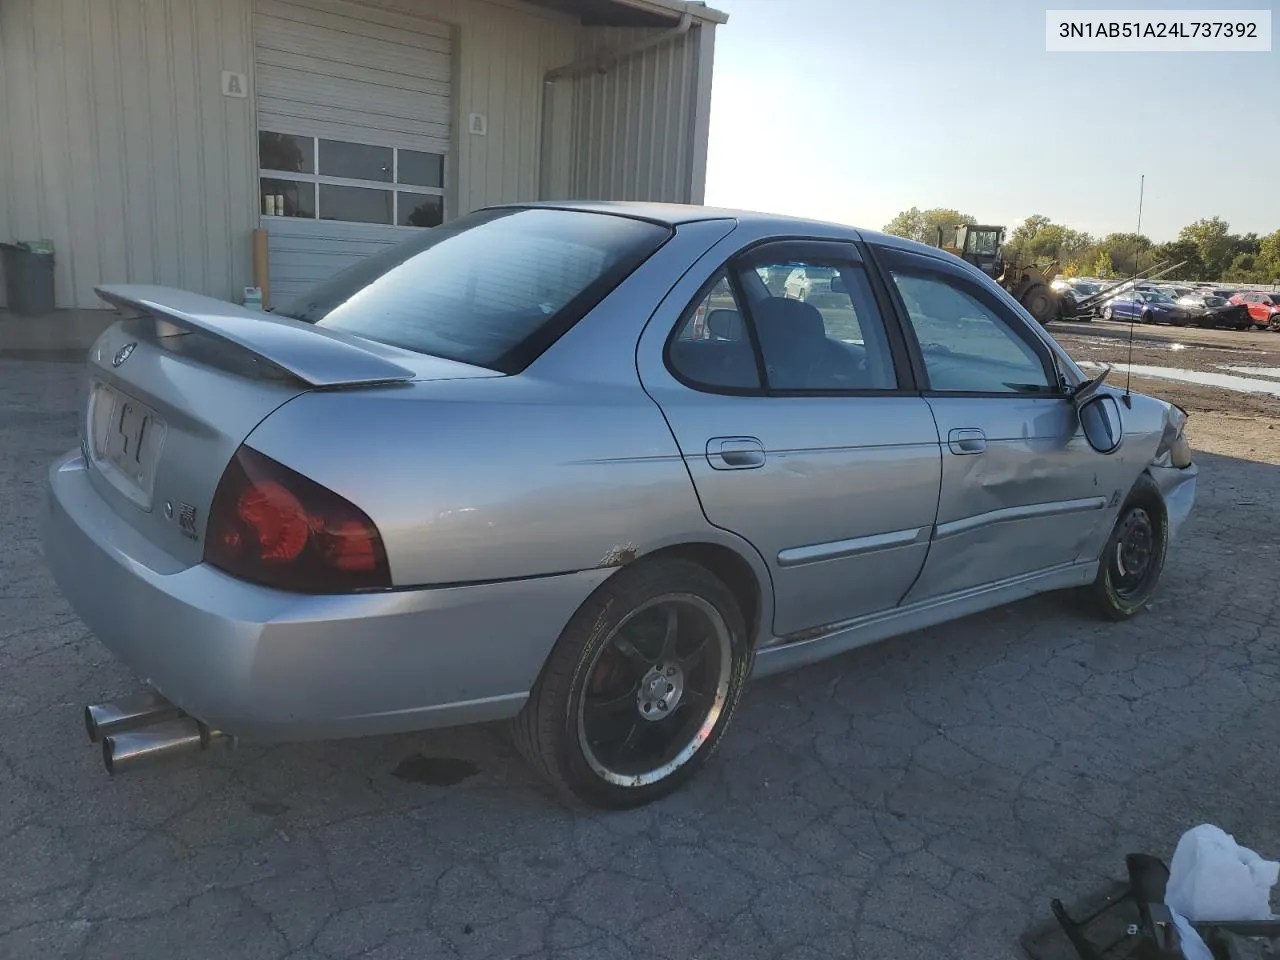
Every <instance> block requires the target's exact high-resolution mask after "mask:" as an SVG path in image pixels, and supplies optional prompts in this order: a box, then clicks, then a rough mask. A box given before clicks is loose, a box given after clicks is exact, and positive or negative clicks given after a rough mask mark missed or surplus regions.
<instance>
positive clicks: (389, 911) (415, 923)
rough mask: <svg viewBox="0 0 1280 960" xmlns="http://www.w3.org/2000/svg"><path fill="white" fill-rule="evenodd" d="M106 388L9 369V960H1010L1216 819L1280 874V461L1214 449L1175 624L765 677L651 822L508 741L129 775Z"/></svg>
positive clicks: (1038, 637)
mask: <svg viewBox="0 0 1280 960" xmlns="http://www.w3.org/2000/svg"><path fill="white" fill-rule="evenodd" d="M80 379H81V367H80V366H79V365H76V364H57V363H41V362H32V361H23V362H16V361H0V475H2V477H3V481H2V482H0V516H2V517H3V519H4V523H3V525H2V526H0V543H2V544H3V549H2V550H0V718H2V719H3V724H4V727H3V734H2V735H0V838H2V840H0V843H2V846H0V850H3V860H2V861H0V863H2V865H3V866H2V869H0V958H6V960H28V958H32V960H35V958H40V960H44V958H53V957H72V958H84V960H106V958H128V960H150V958H157V960H159V958H163V960H184V958H193V960H208V958H237V960H257V958H264V960H267V958H285V957H288V958H299V960H301V958H308V960H312V958H314V960H329V958H347V957H362V958H370V960H374V958H376V960H391V958H414V960H418V958H436V957H440V958H453V957H456V958H477V960H478V958H497V957H503V958H505V957H526V956H527V957H539V958H541V957H566V958H567V957H584V958H605V960H609V958H623V957H646V958H650V957H657V958H664V957H670V958H673V960H687V958H691V957H696V958H705V960H712V958H720V957H724V958H731V960H753V958H770V960H773V958H788V960H801V958H811V957H812V958H817V957H857V958H865V960H872V958H905V957H926V956H927V957H933V958H943V957H959V958H975V960H976V958H981V960H986V958H1011V957H1015V956H1018V955H1019V953H1018V949H1017V946H1016V938H1017V936H1018V934H1019V933H1020V932H1021V931H1022V930H1023V929H1024V928H1025V927H1026V926H1027V925H1028V924H1029V923H1030V922H1032V921H1036V920H1040V919H1042V918H1045V917H1047V916H1048V910H1049V901H1050V899H1051V898H1053V897H1056V896H1062V897H1064V898H1067V899H1070V898H1071V897H1073V896H1075V895H1079V894H1083V893H1085V892H1088V891H1089V890H1091V889H1092V888H1093V887H1095V886H1096V885H1097V884H1098V883H1100V882H1101V881H1103V880H1105V879H1107V878H1110V877H1112V876H1116V875H1118V874H1119V873H1120V871H1121V870H1122V869H1123V855H1124V854H1125V853H1126V852H1130V851H1138V850H1141V851H1145V852H1149V853H1153V854H1156V855H1158V856H1162V857H1164V858H1166V859H1167V858H1168V857H1170V856H1171V855H1172V851H1173V846H1174V844H1175V843H1176V841H1177V839H1178V837H1179V835H1180V834H1181V833H1182V831H1184V830H1185V829H1187V828H1189V827H1191V826H1194V825H1196V824H1198V823H1202V822H1211V823H1216V824H1218V825H1220V826H1222V827H1223V828H1224V829H1226V830H1227V831H1228V832H1231V833H1234V834H1235V835H1236V837H1237V838H1238V839H1239V840H1240V841H1241V842H1242V843H1244V844H1246V845H1248V846H1251V847H1253V848H1254V849H1256V850H1258V851H1260V852H1262V853H1263V854H1264V855H1271V856H1275V855H1280V772H1278V770H1280V767H1278V766H1277V764H1276V762H1275V758H1276V744H1277V742H1280V710H1277V706H1276V704H1277V699H1278V697H1277V695H1278V694H1280V604H1278V603H1277V599H1276V597H1277V592H1276V583H1277V576H1276V571H1277V569H1278V567H1277V564H1278V562H1280V549H1278V543H1280V541H1277V537H1276V531H1277V530H1280V499H1278V498H1277V497H1276V491H1277V490H1280V482H1278V479H1277V478H1278V474H1277V471H1278V470H1280V467H1276V466H1270V465H1267V464H1263V463H1254V462H1248V461H1244V460H1237V459H1231V458H1227V457H1222V456H1213V455H1207V454H1201V455H1200V457H1199V459H1200V462H1201V469H1202V474H1201V477H1202V479H1201V483H1200V493H1199V502H1198V505H1197V508H1196V510H1195V512H1194V514H1193V516H1192V519H1191V520H1190V521H1189V524H1188V526H1187V527H1186V528H1185V530H1184V533H1183V536H1182V538H1181V539H1180V540H1179V541H1178V542H1177V543H1176V544H1175V546H1174V548H1173V550H1172V553H1171V557H1170V565H1169V568H1168V570H1167V571H1166V576H1165V582H1164V587H1163V589H1162V591H1161V593H1160V594H1159V596H1158V598H1157V600H1156V602H1155V604H1154V606H1153V608H1152V609H1151V610H1149V611H1148V612H1147V613H1146V614H1145V615H1143V616H1141V617H1139V618H1137V619H1135V620H1133V621H1131V622H1129V623H1126V624H1119V625H1116V624H1108V623H1102V622H1099V621H1096V620H1092V619H1089V618H1088V617H1087V616H1085V615H1083V614H1081V613H1079V612H1077V611H1076V609H1075V608H1074V606H1073V605H1072V604H1071V603H1070V601H1069V599H1068V598H1064V597H1060V596H1050V597H1043V598H1038V599H1035V600H1032V601H1028V602H1024V603H1020V604H1018V605H1016V606H1013V607H1010V608H1007V609H1004V610H999V611H995V612H992V613H989V614H985V615H981V616H977V617H972V618H969V619H966V620H963V621H961V622H958V623H954V624H950V625H946V626H943V627H939V628H937V629H932V630H928V631H924V632H921V633H914V634H911V635H909V636H905V637H900V638H898V639H895V640H890V641H887V642H885V643H882V644H879V645H877V646H873V647H869V648H865V649H862V650H859V651H855V652H853V653H851V654H848V655H846V656H843V657H840V658H837V659H835V660H833V661H828V662H827V663H824V664H820V665H817V666H814V667H811V668H808V669H805V670H803V671H800V672H798V673H793V674H790V675H786V676H782V677H777V678H771V679H769V680H764V681H759V682H756V683H753V684H752V685H751V686H750V688H749V690H748V693H747V696H746V699H745V700H744V703H743V706H742V708H741V709H740V711H739V713H738V716H737V718H736V722H735V727H734V729H733V730H731V731H730V734H729V736H728V738H727V739H726V741H725V743H724V744H723V747H722V750H721V751H720V753H719V754H718V755H717V757H716V758H715V759H714V760H713V762H712V763H711V764H710V765H709V766H708V767H707V768H706V769H705V770H704V771H703V773H702V774H701V775H700V776H699V777H697V778H696V779H695V781H694V782H693V783H692V784H691V785H690V787H689V788H687V789H686V790H684V791H683V792H681V793H680V794H678V795H677V796H675V797H672V798H670V799H668V800H667V801H664V802H660V803H658V804H656V805H654V806H651V807H648V808H645V809H641V810H637V811H631V812H627V813H622V814H609V813H602V812H597V811H591V810H584V809H572V810H571V809H567V808H565V807H563V806H560V805H559V804H557V803H556V802H555V801H553V800H552V799H551V797H550V796H549V795H548V793H547V792H546V791H544V790H543V788H542V787H541V785H540V784H539V782H538V781H537V780H536V779H535V778H534V777H533V776H532V774H531V773H530V771H529V770H527V769H526V768H525V766H524V765H523V764H522V763H521V762H520V761H519V760H518V759H517V757H516V755H515V753H514V750H513V748H512V746H511V745H510V743H509V741H508V739H507V736H506V731H505V728H503V727H501V726H492V727H477V728H469V729H461V730H454V731H444V732H437V733H432V734H422V735H413V736H396V737H383V738H376V739H367V740H357V741H345V742H339V743H327V744H326V743H307V744H294V745H275V746H254V745H249V744H242V745H240V746H239V747H238V748H237V749H236V750H235V751H222V750H215V751H211V752H210V753H209V754H207V755H204V756H197V757H192V758H181V759H178V760H175V761H174V762H173V763H171V764H168V765H165V766H162V767H158V768H153V769H151V770H146V771H138V772H137V773H135V774H129V775H126V776H122V777H120V778H119V779H115V780H112V779H110V778H108V776H107V775H106V773H105V771H104V770H103V768H102V763H101V759H100V756H99V754H98V752H97V751H96V750H95V749H94V748H93V747H91V746H90V745H89V744H88V742H87V740H86V738H85V733H84V729H83V726H82V721H81V708H82V706H83V704H85V703H86V702H91V701H98V700H103V699H108V698H112V697H115V696H119V695H123V694H127V693H129V692H132V691H133V690H135V689H136V686H137V683H136V681H135V680H134V679H133V678H132V677H130V676H129V675H128V673H127V672H126V671H125V670H124V669H123V668H122V667H121V666H119V665H118V664H117V663H115V662H113V660H112V659H111V657H110V655H109V654H108V653H107V652H106V650H105V649H104V648H103V647H101V646H100V645H99V644H98V643H97V642H96V641H95V640H94V639H93V637H92V636H91V635H90V634H89V632H88V631H87V630H86V629H85V627H84V626H83V625H82V624H81V623H80V622H79V621H78V620H77V619H76V617H75V616H74V615H73V614H72V613H71V611H70V610H69V609H68V607H67V606H66V604H65V603H64V602H63V601H62V599H61V598H60V596H59V595H58V593H57V591H56V589H55V587H54V585H53V582H52V580H51V579H50V577H49V576H48V574H47V573H46V572H45V569H44V566H43V562H42V559H41V555H40V546H39V541H38V521H39V515H40V511H41V509H42V490H41V484H42V477H43V472H44V470H45V468H46V466H47V464H48V463H49V461H50V460H51V459H52V458H53V457H54V456H56V455H57V454H59V453H61V452H62V451H64V450H66V449H68V448H69V447H71V446H72V445H73V443H74V435H75V426H76V416H77V413H76V411H77V403H78V399H79V389H80V388H79V382H80ZM1193 435H1194V434H1193Z"/></svg>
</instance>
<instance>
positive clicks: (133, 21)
mask: <svg viewBox="0 0 1280 960" xmlns="http://www.w3.org/2000/svg"><path fill="white" fill-rule="evenodd" d="M249 17H250V4H249V0H216V2H210V0H0V239H6V240H7V239H9V238H18V239H24V240H25V239H34V238H48V239H51V240H53V242H54V244H55V245H56V249H57V258H58V260H57V265H58V269H57V271H56V284H57V299H58V304H59V306H86V307H92V306H101V305H102V304H101V302H100V301H99V300H98V299H97V297H96V296H95V295H94V293H93V287H94V285H95V284H97V283H99V282H101V281H104V280H112V281H122V280H128V281H135V282H148V283H164V284H173V285H175V286H182V287H187V288H189V289H193V290H206V291H209V292H214V293H217V294H219V295H222V296H229V295H230V294H231V293H232V291H233V290H235V289H236V288H237V287H238V286H240V285H242V284H243V283H245V282H247V277H248V274H249V272H250V232H249V231H250V229H251V228H252V227H253V226H255V225H256V223H257V204H256V199H255V197H256V186H255V183H256V179H257V178H256V175H255V167H256V163H257V160H256V151H257V147H256V141H255V137H254V124H253V107H252V104H253V101H252V99H244V100H238V99H229V98H225V97H223V96H222V86H221V76H222V71H223V70H231V71H236V72H240V73H249V72H251V67H252V61H253V50H252V47H251V45H250V43H249V35H250V34H249Z"/></svg>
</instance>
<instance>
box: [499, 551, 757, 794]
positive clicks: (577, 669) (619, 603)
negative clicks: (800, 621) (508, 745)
mask: <svg viewBox="0 0 1280 960" xmlns="http://www.w3.org/2000/svg"><path fill="white" fill-rule="evenodd" d="M673 610H674V611H675V614H674V620H673V615H672V611H673ZM673 623H674V624H675V628H674V634H673V631H672V624H673ZM624 628H626V630H627V634H626V635H625V636H624V635H623V634H622V630H623V629H624ZM673 636H674V638H673ZM700 636H705V639H704V640H702V641H701V642H700V643H698V642H697V640H698V638H699V637H700ZM752 659H753V653H752V649H751V642H750V638H749V637H748V633H747V626H746V622H745V620H744V618H743V615H742V611H741V609H740V607H739V604H738V602H737V600H736V599H735V597H734V595H733V592H732V591H731V590H729V588H728V587H727V586H725V584H724V583H723V582H722V581H721V580H720V579H719V578H717V577H716V576H714V575H713V574H712V573H711V572H710V571H708V570H707V569H706V568H705V567H702V566H700V565H698V564H696V563H693V562H691V561H689V560H684V559H677V558H671V559H657V560H653V561H643V560H642V561H640V562H638V563H636V564H634V565H632V566H628V567H625V568H624V569H622V570H620V571H618V572H617V573H616V574H614V575H613V576H612V577H610V578H609V580H607V581H606V582H605V583H604V584H602V585H601V587H600V588H598V589H597V591H596V593H595V594H593V595H592V597H591V598H590V599H588V600H587V602H586V603H584V604H583V605H582V607H580V608H579V609H578V611H577V613H575V614H574V616H573V618H572V619H571V620H570V621H569V623H568V624H567V625H566V626H565V628H564V630H563V632H562V633H561V634H560V637H559V639H558V640H557V641H556V644H555V647H554V648H553V649H552V651H551V655H550V656H549V657H548V658H547V662H546V664H545V665H544V666H543V669H542V673H541V675H540V676H539V677H538V680H537V682H536V683H535V684H534V687H533V690H532V691H531V692H530V694H529V700H528V702H527V703H526V704H525V706H524V709H523V710H522V711H521V712H520V714H519V716H517V717H516V719H515V721H514V726H515V730H514V733H515V742H516V746H517V747H518V749H519V750H520V752H521V753H522V754H523V755H524V756H525V758H526V759H527V760H528V761H529V762H530V763H531V764H532V765H533V767H534V768H535V769H536V770H538V772H539V773H541V774H542V775H543V776H544V777H545V778H546V779H547V780H548V781H549V782H550V784H551V785H552V786H553V787H554V788H555V790H556V791H557V793H559V794H560V796H561V797H562V798H564V799H566V800H570V801H579V802H583V803H587V804H590V805H592V806H597V807H603V808H606V809H615V810H617V809H626V808H630V807H637V806H641V805H643V804H646V803H650V802H652V801H654V800H657V799H659V798H660V797H664V796H666V795H668V794H670V793H672V792H674V791H675V790H677V789H679V788H680V787H681V786H682V785H683V784H684V783H685V782H686V781H688V780H689V778H690V777H692V776H693V775H694V774H695V773H696V772H697V771H698V769H699V768H700V767H701V766H702V765H703V764H704V763H706V762H707V760H708V759H709V758H710V756H711V755H712V753H713V752H714V751H715V749H716V747H717V745H718V744H719V742H720V740H721V738H722V737H723V736H724V733H725V730H726V729H727V728H728V726H729V723H730V721H731V720H732V718H733V713H734V710H735V709H736V707H737V705H738V701H739V700H740V699H741V696H742V690H743V687H744V685H745V683H746V680H747V677H748V676H749V674H750V672H751V666H752ZM695 661H696V662H695ZM694 694H696V696H697V699H695V698H694ZM592 700H594V701H595V703H594V705H593V704H592ZM655 718H656V719H655ZM624 729H625V730H626V731H627V732H626V733H625V734H624V733H623V730H624ZM606 740H608V741H609V742H608V743H607V744H606ZM629 744H630V746H628V745H629ZM641 744H645V745H646V749H645V750H641V749H640V747H641ZM628 750H630V752H631V754H637V755H638V756H634V757H633V756H630V755H629V754H628ZM650 752H652V755H650V756H646V754H648V753H650Z"/></svg>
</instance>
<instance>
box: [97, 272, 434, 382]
mask: <svg viewBox="0 0 1280 960" xmlns="http://www.w3.org/2000/svg"><path fill="white" fill-rule="evenodd" d="M96 290H97V293H98V296H100V297H101V298H102V299H103V300H105V301H107V302H108V303H110V304H111V305H112V306H114V307H117V308H119V309H121V310H122V311H124V312H125V313H131V314H132V315H134V316H143V315H146V316H151V317H153V318H155V319H157V320H162V321H165V322H167V323H170V324H173V325H174V326H176V327H180V328H182V329H183V330H188V331H194V332H198V333H204V334H208V335H209V336H211V337H217V338H218V339H219V340H223V341H226V342H227V343H232V344H235V345H236V346H237V347H240V348H242V349H244V350H248V351H249V352H250V353H253V354H255V355H256V356H259V357H262V358H263V359H264V360H267V361H269V362H270V363H273V364H275V365H276V366H277V367H279V368H280V369H282V370H284V371H286V372H287V373H290V374H292V375H293V376H295V377H297V378H298V379H299V380H301V381H303V382H304V383H306V384H308V385H309V386H312V387H356V386H371V385H374V384H382V383H399V382H401V381H405V380H412V379H413V378H414V376H415V374H414V372H413V371H412V370H410V369H408V368H407V367H402V366H400V365H399V364H398V363H394V362H392V361H391V360H388V359H386V358H385V357H381V356H379V355H378V354H377V353H374V352H373V351H372V350H369V349H367V348H365V347H363V346H361V345H360V344H359V343H358V342H356V341H355V339H354V338H347V337H346V336H345V335H343V334H339V333H336V332H334V331H330V330H325V329H322V328H319V327H316V326H315V325H314V324H310V323H303V322H302V321H301V320H294V319H292V318H291V317H282V316H275V315H272V314H269V313H263V312H261V311H259V310H249V309H246V308H245V307H241V306H237V305H236V304H234V303H228V302H227V301H225V300H218V299H215V298H214V297H206V296H203V295H201V294H198V293H189V292H187V291H186V290H176V289H174V288H172V287H157V286H146V285H141V284H122V285H111V286H102V287H97V288H96Z"/></svg>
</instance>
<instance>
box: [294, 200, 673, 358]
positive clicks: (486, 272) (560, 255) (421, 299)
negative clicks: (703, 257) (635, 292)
mask: <svg viewBox="0 0 1280 960" xmlns="http://www.w3.org/2000/svg"><path fill="white" fill-rule="evenodd" d="M388 196H389V194H388ZM669 235H670V230H669V229H667V228H666V227H661V226H657V225H655V224H651V223H645V222H643V221H640V220H632V219H628V218H626V217H615V216H607V215H604V214H596V213H584V212H578V211H567V210H537V209H535V210H482V211H478V212H476V213H473V214H470V215H468V216H466V217H461V218H459V219H457V220H454V221H452V222H451V223H449V224H447V225H444V226H440V227H436V228H435V229H433V230H424V231H423V232H422V233H421V235H418V236H414V237H412V238H411V239H408V240H405V241H403V242H401V243H399V244H396V245H395V246H393V247H389V248H388V249H387V250H385V251H383V252H382V253H379V254H375V255H374V256H372V257H369V258H367V259H365V260H362V261H360V262H359V263H357V264H355V265H354V266H352V267H349V268H348V269H347V270H345V271H343V272H342V273H340V274H338V275H337V276H335V277H333V278H332V279H330V280H327V281H325V282H324V283H321V284H320V285H319V286H317V287H316V288H314V289H313V290H312V291H310V292H309V293H307V294H306V295H304V296H303V297H300V298H299V299H298V300H297V301H296V302H295V303H293V304H290V305H289V306H288V307H287V308H286V309H284V310H282V311H281V312H282V313H284V314H286V315H288V316H292V317H296V318H298V319H300V320H306V321H308V322H310V323H315V324H317V325H319V326H322V327H330V328H333V329H337V330H345V331H348V332H350V333H353V334H356V335H358V336H361V337H366V338H368V339H370V340H376V341H379V342H382V343H388V344H392V345H394V346H399V347H405V348H407V349H409V350H415V351H418V352H419V353H427V354H432V355H434V356H439V357H445V358H447V359H451V360H460V361H462V362H464V363H473V364H477V365H479V366H482V367H489V368H491V369H494V370H500V371H503V372H504V373H514V372H517V371H519V370H521V369H523V368H524V367H525V366H527V365H528V364H529V363H531V362H532V361H533V360H534V359H535V358H536V357H537V356H538V355H539V354H540V353H541V352H542V351H543V350H545V349H546V348H547V347H548V346H550V345H551V344H552V343H554V342H555V340H556V339H557V338H558V337H559V336H560V335H561V334H563V333H564V332H565V331H566V330H568V329H569V328H570V327H571V326H573V324H574V323H576V322H577V321H578V320H579V319H581V317H582V316H583V315H584V314H585V313H586V312H587V311H589V310H590V309H591V308H592V307H593V306H595V304H596V303H598V302H599V301H600V300H601V299H603V297H604V296H605V295H606V294H607V293H608V292H609V291H610V290H612V289H613V288H614V287H615V286H617V284H619V283H620V282H622V280H623V279H625V278H626V276H627V275H628V274H630V273H631V271H632V270H634V269H635V268H636V267H637V266H639V265H640V263H641V262H643V261H644V260H645V258H647V257H648V256H649V255H650V254H651V253H653V251H654V250H656V249H657V248H658V247H659V246H661V245H662V243H663V242H664V241H665V240H666V239H667V237H668V236H669Z"/></svg>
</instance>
